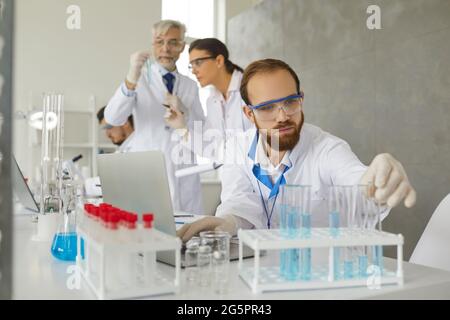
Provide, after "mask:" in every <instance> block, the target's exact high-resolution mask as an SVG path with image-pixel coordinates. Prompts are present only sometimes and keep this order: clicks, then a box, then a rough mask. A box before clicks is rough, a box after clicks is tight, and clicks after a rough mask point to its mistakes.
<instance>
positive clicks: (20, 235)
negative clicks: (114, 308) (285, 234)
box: [13, 215, 450, 300]
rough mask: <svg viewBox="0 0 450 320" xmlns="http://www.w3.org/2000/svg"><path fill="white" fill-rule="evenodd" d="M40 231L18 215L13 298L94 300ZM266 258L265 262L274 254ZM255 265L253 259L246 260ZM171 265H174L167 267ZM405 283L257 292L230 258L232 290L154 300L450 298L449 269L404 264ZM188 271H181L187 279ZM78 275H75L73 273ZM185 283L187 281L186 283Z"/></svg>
mask: <svg viewBox="0 0 450 320" xmlns="http://www.w3.org/2000/svg"><path fill="white" fill-rule="evenodd" d="M35 232H36V224H35V223H32V222H31V217H30V216H21V215H17V216H15V217H14V233H13V234H14V244H13V247H14V254H13V256H14V261H13V298H14V299H95V295H94V294H93V292H92V291H91V290H90V289H89V288H88V287H87V285H86V284H85V283H84V281H83V280H81V285H80V287H79V289H73V290H70V289H69V288H68V286H67V282H68V281H69V282H70V279H71V275H72V274H71V273H70V272H69V273H67V271H68V270H69V271H70V266H72V265H74V263H70V262H69V263H67V262H61V261H58V260H56V259H55V258H53V257H52V255H51V254H50V245H51V243H46V242H34V241H32V240H31V237H32V236H33V235H34V234H35ZM270 257H271V256H270V255H267V256H263V257H261V264H264V261H268V259H270ZM244 263H246V264H252V263H253V259H246V260H245V262H244ZM384 263H385V265H386V266H390V267H391V268H394V269H395V260H393V259H389V258H385V260H384ZM165 267H167V268H172V267H170V266H165ZM404 272H405V284H404V285H403V286H397V285H387V286H382V287H381V289H372V290H371V289H369V288H367V287H357V288H342V289H322V290H306V291H283V292H266V293H262V294H253V293H252V291H251V290H250V288H249V287H247V285H246V284H245V283H244V282H243V281H242V280H241V279H240V278H239V276H238V265H237V262H236V261H233V262H231V268H230V290H229V292H228V294H226V295H222V296H219V295H217V294H215V293H213V292H211V290H210V289H208V288H206V289H204V288H197V287H196V288H192V287H190V288H187V287H186V286H182V288H181V292H180V293H179V294H176V295H174V294H172V295H165V296H157V297H150V298H151V299H179V300H189V299H209V300H212V299H226V300H254V299H257V300H264V299H271V300H278V299H281V300H287V299H298V300H303V299H450V272H447V271H443V270H438V269H433V268H429V267H424V266H419V265H414V264H411V263H406V262H405V263H404ZM183 273H184V270H182V277H181V278H182V279H183ZM72 279H73V278H72ZM182 283H183V282H182Z"/></svg>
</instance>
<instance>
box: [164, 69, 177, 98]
mask: <svg viewBox="0 0 450 320" xmlns="http://www.w3.org/2000/svg"><path fill="white" fill-rule="evenodd" d="M163 78H164V80H166V87H167V90H168V91H169V93H170V94H172V93H173V82H174V80H175V76H174V75H173V74H171V73H170V72H168V73H166V74H165V75H164V76H163Z"/></svg>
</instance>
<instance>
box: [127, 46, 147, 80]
mask: <svg viewBox="0 0 450 320" xmlns="http://www.w3.org/2000/svg"><path fill="white" fill-rule="evenodd" d="M151 55H152V54H151V52H150V51H148V50H145V51H138V52H136V53H133V54H132V55H131V57H130V70H129V71H128V75H127V81H128V82H129V83H131V84H134V85H136V84H137V82H138V80H139V78H140V77H141V71H142V67H143V66H144V64H145V62H146V61H147V59H149V58H150V57H151Z"/></svg>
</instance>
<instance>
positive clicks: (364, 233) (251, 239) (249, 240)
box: [238, 228, 403, 293]
mask: <svg viewBox="0 0 450 320" xmlns="http://www.w3.org/2000/svg"><path fill="white" fill-rule="evenodd" d="M238 236H239V275H240V277H241V278H242V279H243V280H244V282H245V283H246V284H247V285H248V286H249V287H250V288H251V289H252V291H253V292H254V293H261V292H264V291H280V290H296V289H298V290H302V289H320V288H339V287H355V286H368V281H367V278H358V277H355V278H352V279H341V278H339V279H335V270H334V263H333V261H334V256H333V255H334V250H333V248H335V247H339V248H345V247H356V246H397V270H396V271H389V270H387V269H386V268H385V267H383V271H382V272H381V274H380V275H379V276H380V278H379V279H378V280H379V282H378V280H377V283H379V284H380V285H385V284H398V285H403V236H402V235H401V234H398V235H397V234H392V233H387V232H382V231H377V230H363V229H347V228H341V229H339V235H338V236H336V237H333V236H331V235H330V229H329V228H312V229H311V237H310V238H300V237H298V238H289V239H288V238H286V237H283V236H282V235H281V230H279V229H271V230H239V232H238ZM244 245H247V246H249V247H250V248H251V249H253V250H254V251H255V259H254V266H253V267H244V264H243V246H244ZM302 248H311V249H314V248H329V254H328V264H327V265H325V266H315V265H313V266H312V276H311V279H310V280H300V279H299V280H294V281H292V280H286V279H284V278H283V277H281V275H280V267H279V266H272V267H261V266H260V252H261V250H281V249H302Z"/></svg>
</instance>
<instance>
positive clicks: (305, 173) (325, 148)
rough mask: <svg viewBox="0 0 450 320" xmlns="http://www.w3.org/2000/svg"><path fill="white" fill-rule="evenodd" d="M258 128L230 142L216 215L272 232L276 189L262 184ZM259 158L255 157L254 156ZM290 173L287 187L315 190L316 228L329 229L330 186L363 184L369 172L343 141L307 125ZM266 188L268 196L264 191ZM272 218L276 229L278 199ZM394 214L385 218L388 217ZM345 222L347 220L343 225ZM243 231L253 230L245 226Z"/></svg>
mask: <svg viewBox="0 0 450 320" xmlns="http://www.w3.org/2000/svg"><path fill="white" fill-rule="evenodd" d="M255 137H256V129H251V130H248V131H247V132H246V133H245V134H244V135H242V136H241V137H240V138H237V139H235V140H234V141H233V140H229V141H228V146H227V154H226V158H225V160H226V163H227V164H225V166H224V167H223V175H222V195H221V200H222V203H221V205H220V206H219V207H218V209H217V212H216V215H217V216H223V215H226V214H233V215H236V216H238V217H240V218H243V219H245V220H246V221H247V222H250V224H251V225H252V226H253V227H255V228H258V229H260V228H262V229H265V228H267V220H268V219H267V215H269V216H270V212H268V214H267V215H266V213H265V210H264V207H263V205H262V201H265V204H266V208H268V211H271V208H272V206H273V204H274V201H275V197H273V198H272V199H271V200H270V201H267V199H268V197H269V194H270V189H269V188H268V187H266V186H265V185H264V184H262V183H259V187H258V180H257V179H256V178H255V176H254V174H253V172H252V169H253V166H254V165H255V164H256V163H255V160H254V159H255V158H254V157H253V159H252V152H254V151H255V148H256V145H255ZM253 155H254V154H253ZM289 162H290V168H289V169H288V170H287V171H286V173H285V174H284V177H285V179H286V182H287V184H300V185H311V186H312V199H311V209H312V212H311V213H312V223H313V226H316V227H317V226H319V227H326V226H328V210H327V202H326V198H327V191H328V188H327V187H328V186H330V185H355V184H358V183H359V181H360V179H361V177H362V175H363V174H364V172H365V171H366V170H367V167H366V166H365V165H363V164H362V163H361V161H359V159H358V158H357V157H356V155H355V154H354V153H353V152H352V150H351V149H350V146H349V145H348V144H347V143H346V142H345V141H344V140H342V139H340V138H338V137H335V136H333V135H331V134H329V133H327V132H325V131H322V130H321V129H320V128H318V127H316V126H313V125H310V124H306V123H305V124H304V126H303V128H302V130H301V135H300V141H299V143H297V145H296V146H295V147H294V149H293V150H292V151H291V152H290V154H289ZM259 188H261V193H262V197H261V194H260V191H259ZM277 201H278V202H277V203H276V204H275V208H274V212H273V215H272V219H271V227H272V228H277V227H278V226H279V204H280V203H281V201H280V198H278V199H277ZM387 213H388V210H386V211H385V212H384V214H383V218H384V217H385V216H386V215H387ZM342 222H343V223H345V222H344V221H342ZM241 227H244V228H245V227H249V226H248V224H244V225H242V226H241Z"/></svg>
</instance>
